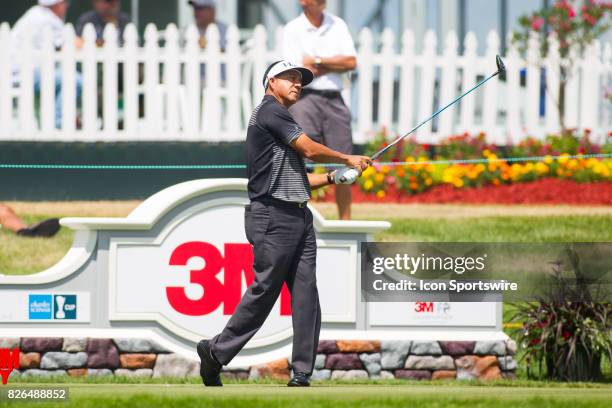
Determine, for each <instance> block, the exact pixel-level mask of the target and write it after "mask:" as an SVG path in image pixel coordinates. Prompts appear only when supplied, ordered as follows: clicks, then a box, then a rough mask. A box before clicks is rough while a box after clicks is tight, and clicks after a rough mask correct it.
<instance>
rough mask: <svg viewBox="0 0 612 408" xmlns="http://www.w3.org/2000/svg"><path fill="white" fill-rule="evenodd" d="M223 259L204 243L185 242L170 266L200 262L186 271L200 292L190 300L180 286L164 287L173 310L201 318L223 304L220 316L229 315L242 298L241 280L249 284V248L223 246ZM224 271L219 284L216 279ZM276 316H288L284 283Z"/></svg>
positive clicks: (171, 257) (289, 299)
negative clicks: (199, 288)
mask: <svg viewBox="0 0 612 408" xmlns="http://www.w3.org/2000/svg"><path fill="white" fill-rule="evenodd" d="M224 253H225V257H223V256H222V255H221V252H219V250H218V249H217V248H216V247H215V246H214V245H211V244H209V243H207V242H199V241H193V242H186V243H184V244H182V245H179V246H178V247H177V248H176V249H175V250H174V252H172V255H171V256H170V265H173V266H186V265H187V263H188V262H189V260H190V259H191V258H194V257H195V258H201V259H203V260H204V263H205V264H204V268H202V269H199V270H192V271H191V272H190V280H189V281H190V282H191V283H193V284H196V285H199V286H201V287H202V288H203V289H204V293H203V294H202V297H201V298H199V299H196V300H193V299H191V298H189V297H188V296H187V294H186V293H185V288H184V287H180V286H179V287H177V286H169V287H166V297H167V298H168V302H170V305H171V306H172V308H174V310H176V311H177V312H179V313H181V314H184V315H187V316H203V315H207V314H209V313H211V312H213V311H214V310H215V309H217V308H218V307H219V306H220V305H221V304H223V314H224V315H232V314H233V313H234V310H235V309H236V306H238V303H239V302H240V298H241V297H242V277H243V276H244V278H245V281H246V284H247V286H248V285H250V284H251V283H253V280H254V279H255V274H254V273H253V267H252V266H253V249H252V248H251V245H250V244H225V245H224ZM221 270H223V271H224V274H223V281H220V280H219V279H218V277H217V275H218V274H219V272H221ZM280 298H281V305H280V315H281V316H290V315H291V295H290V293H289V289H288V288H287V285H286V284H283V287H282V289H281V295H280Z"/></svg>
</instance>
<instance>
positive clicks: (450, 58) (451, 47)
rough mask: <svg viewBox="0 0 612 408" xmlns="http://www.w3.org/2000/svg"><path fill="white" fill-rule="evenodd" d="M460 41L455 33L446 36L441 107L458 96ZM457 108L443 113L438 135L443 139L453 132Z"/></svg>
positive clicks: (451, 32) (440, 117)
mask: <svg viewBox="0 0 612 408" xmlns="http://www.w3.org/2000/svg"><path fill="white" fill-rule="evenodd" d="M458 45H459V40H458V39H457V34H455V32H454V31H450V32H449V33H448V34H447V35H446V40H445V48H444V62H443V65H442V84H441V86H440V106H443V105H444V104H447V103H448V102H450V101H451V100H452V99H453V98H454V97H455V96H456V93H457V91H456V89H457V46H458ZM456 114H457V106H455V107H454V108H453V109H448V110H447V111H445V112H444V113H442V114H441V115H440V116H438V118H439V126H438V133H439V134H440V136H441V137H447V136H449V135H450V134H451V133H452V131H453V123H455V120H454V118H455V115H456Z"/></svg>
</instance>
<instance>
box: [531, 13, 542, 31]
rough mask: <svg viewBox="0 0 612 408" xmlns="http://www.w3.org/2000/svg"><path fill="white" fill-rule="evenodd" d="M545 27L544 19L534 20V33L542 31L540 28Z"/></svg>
mask: <svg viewBox="0 0 612 408" xmlns="http://www.w3.org/2000/svg"><path fill="white" fill-rule="evenodd" d="M543 25H544V19H543V18H542V17H539V16H537V17H534V19H533V20H532V21H531V28H532V29H533V30H534V31H540V28H542V26H543Z"/></svg>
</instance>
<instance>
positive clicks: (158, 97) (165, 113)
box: [0, 24, 612, 144]
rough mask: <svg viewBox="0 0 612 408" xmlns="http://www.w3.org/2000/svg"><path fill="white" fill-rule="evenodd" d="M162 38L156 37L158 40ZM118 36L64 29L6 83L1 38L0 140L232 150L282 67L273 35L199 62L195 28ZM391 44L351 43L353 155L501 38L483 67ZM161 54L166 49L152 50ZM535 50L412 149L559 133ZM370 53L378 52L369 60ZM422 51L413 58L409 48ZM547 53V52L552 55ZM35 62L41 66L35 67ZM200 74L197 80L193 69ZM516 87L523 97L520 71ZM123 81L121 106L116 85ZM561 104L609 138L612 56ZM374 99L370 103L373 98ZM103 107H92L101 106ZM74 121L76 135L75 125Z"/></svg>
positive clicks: (446, 89) (419, 112) (421, 135)
mask: <svg viewBox="0 0 612 408" xmlns="http://www.w3.org/2000/svg"><path fill="white" fill-rule="evenodd" d="M162 34H163V35H162ZM117 35H118V34H117V31H116V29H115V28H114V26H112V25H109V26H108V27H107V28H106V30H105V33H104V38H105V43H104V46H102V47H97V46H96V44H95V33H94V30H93V27H91V26H88V27H86V29H85V32H84V35H83V37H84V38H83V39H84V46H83V47H82V48H80V49H76V48H75V45H74V44H75V41H74V40H75V34H74V30H73V28H72V26H71V25H67V26H66V27H65V30H64V39H65V41H64V44H65V45H64V47H63V48H62V49H61V50H59V51H56V50H55V49H54V48H53V45H52V44H51V39H50V36H46V37H47V42H46V43H45V44H44V47H43V50H42V51H34V50H31V49H24V50H22V51H23V53H22V57H23V65H22V69H21V71H20V72H19V74H18V75H17V76H15V75H13V73H12V72H11V70H12V68H11V67H12V61H9V57H8V49H9V41H10V28H9V26H8V25H7V24H2V25H1V26H0V140H19V141H26V140H27V141H84V142H94V141H96V142H97V141H108V142H110V141H160V140H164V141H208V142H215V141H240V140H244V139H245V136H246V132H245V126H246V124H247V123H248V118H249V116H250V112H251V110H252V109H253V107H254V106H255V105H256V104H258V103H259V101H260V100H261V98H262V96H263V93H264V91H263V88H262V85H261V80H262V76H263V73H264V71H265V68H266V66H267V64H268V63H269V62H271V61H273V60H275V59H278V58H280V51H279V50H280V49H281V43H282V32H281V31H280V30H279V31H278V32H277V33H276V36H275V41H269V39H268V38H267V33H266V30H265V29H264V27H263V26H258V27H257V28H256V29H255V31H254V35H253V37H252V39H250V40H249V41H248V42H247V44H246V45H243V46H242V47H241V45H240V43H239V33H238V29H237V28H236V27H235V26H231V27H229V29H228V32H227V48H226V50H225V52H221V50H220V49H219V46H218V36H219V33H218V30H217V29H216V27H214V26H213V27H211V28H209V32H208V33H207V38H208V41H207V44H208V46H207V47H206V49H205V50H201V49H200V48H199V44H198V32H197V30H196V29H195V27H193V26H192V27H189V28H188V29H187V30H186V31H185V35H184V38H181V33H180V32H179V30H178V29H177V27H176V26H175V25H173V24H171V25H169V26H168V27H167V28H166V29H165V30H164V31H163V33H161V32H158V30H157V28H156V27H155V26H153V25H149V26H148V27H147V28H146V31H145V35H144V42H143V45H142V46H140V45H139V38H138V35H137V32H136V29H135V27H134V26H133V25H130V26H128V27H127V28H126V30H125V34H124V43H123V46H122V47H119V46H118V45H117V44H118V42H117ZM395 41H396V39H395V38H394V35H393V33H392V31H391V30H385V31H384V33H383V35H382V38H381V44H382V45H381V46H380V47H375V45H374V40H373V36H372V33H371V32H370V31H369V30H368V29H364V30H363V31H362V32H361V33H360V35H359V39H358V44H359V47H358V49H359V51H358V54H359V55H358V64H359V67H358V70H357V72H356V73H354V74H353V75H352V76H351V77H350V79H349V78H348V77H347V81H346V84H347V89H346V90H345V92H344V93H343V96H344V97H345V100H346V101H347V103H349V104H350V105H351V110H352V112H353V118H354V126H353V129H354V140H355V142H357V143H363V142H365V141H367V140H369V139H370V138H372V137H373V135H374V134H375V132H376V131H378V130H380V129H381V128H383V127H386V128H388V129H392V130H394V131H397V132H399V133H402V132H406V131H407V130H409V129H410V128H412V127H413V126H414V125H415V124H417V123H419V122H420V121H422V120H423V119H425V118H427V117H429V116H430V115H431V114H432V113H433V112H434V111H435V110H437V109H438V108H439V107H441V106H443V105H444V104H446V103H447V102H449V101H451V100H452V99H453V98H454V97H455V96H456V95H458V94H459V93H461V92H463V91H465V90H467V89H469V88H471V87H472V86H473V85H474V84H476V82H477V81H478V80H479V79H481V78H483V77H485V76H488V75H490V74H491V73H493V72H495V70H496V67H495V55H496V54H498V53H499V43H500V41H499V37H498V35H497V33H496V32H491V33H490V34H489V36H488V38H487V51H486V53H485V55H482V56H479V55H477V54H476V49H477V41H476V37H475V36H474V34H473V33H468V34H467V36H466V37H465V39H464V49H465V52H464V53H463V55H458V45H459V39H458V38H457V36H456V34H455V33H452V32H451V33H450V34H449V35H448V36H447V37H446V38H445V40H444V51H443V53H442V54H438V53H437V52H436V49H437V44H436V43H437V38H436V36H435V34H434V33H433V32H429V33H427V35H426V36H425V39H424V44H423V47H422V49H423V51H422V52H421V53H419V54H417V53H415V49H416V47H415V45H416V44H415V40H414V38H413V34H412V32H410V31H406V32H405V33H404V34H403V36H402V38H401V44H400V46H399V47H397V48H398V49H401V51H399V52H397V51H396V47H395ZM269 42H273V43H274V44H275V47H274V48H272V49H269V48H268V43H269ZM160 44H164V45H163V46H160ZM538 47H539V44H538V41H537V39H535V38H534V39H532V41H531V43H530V47H529V50H528V53H527V60H524V59H522V58H521V57H520V56H519V54H518V52H517V50H516V49H515V48H514V47H512V46H511V47H510V48H509V50H508V53H507V55H506V57H505V63H506V66H507V69H508V71H507V79H506V80H505V81H499V80H497V79H495V80H493V81H489V82H488V83H487V84H486V85H485V86H483V87H481V88H479V89H478V90H477V91H476V92H474V93H472V94H471V95H469V96H467V97H466V98H464V99H463V100H462V101H461V103H460V104H458V105H455V106H454V107H453V108H451V109H449V110H447V111H445V112H444V113H442V114H441V115H440V116H439V117H438V119H437V120H435V121H433V122H432V123H429V124H427V125H426V126H424V127H422V128H421V129H420V130H419V132H418V139H419V140H420V141H422V142H426V143H435V142H437V141H438V140H440V138H442V137H445V136H448V135H451V134H453V133H458V132H464V131H468V132H472V133H473V132H479V131H485V132H486V133H487V135H488V138H489V139H490V141H492V142H497V143H501V144H503V143H507V142H508V141H513V142H516V141H518V140H520V139H521V138H523V137H525V136H526V135H533V136H536V137H543V136H544V135H545V134H546V133H547V132H555V131H557V130H558V127H559V126H558V115H557V111H556V108H555V107H554V99H553V98H555V95H556V93H557V88H558V86H557V84H558V81H559V78H558V75H557V72H558V66H559V64H560V63H562V62H561V61H560V60H559V57H558V55H555V54H554V53H552V54H551V55H550V58H549V59H548V61H547V63H546V67H547V69H546V76H547V81H548V84H549V90H548V92H547V94H546V97H545V112H546V113H545V115H542V114H541V112H540V99H541V97H540V94H541V75H540V70H539V69H538V68H536V67H535V65H534V64H533V62H535V60H536V59H537V50H538ZM375 48H380V50H377V49H375ZM419 48H421V47H419ZM553 50H554V47H553ZM37 53H39V54H40V55H36V54H37ZM36 59H38V60H42V65H41V67H40V72H41V74H40V76H41V89H40V92H39V93H36V92H34V86H33V85H34V82H33V81H34V79H33V78H34V75H33V72H34V62H33V61H35V60H36ZM203 66H205V71H203V70H202V67H203ZM56 69H60V70H61V75H62V87H63V90H64V92H63V94H62V125H61V129H56V128H55V123H54V112H55V110H54V102H55V101H54V98H55V96H54V95H55V93H54V92H55V88H54V87H55V82H54V75H55V70H56ZM523 69H525V70H526V81H523V82H524V84H523V85H521V70H523ZM78 72H80V75H81V77H82V83H83V86H82V97H81V98H80V100H78V98H77V95H76V87H75V82H76V77H77V75H78ZM120 73H121V75H123V78H122V79H123V91H122V97H120V95H119V81H118V75H119V74H120ZM572 78H573V79H572V81H571V82H570V83H569V85H568V88H567V93H566V101H567V105H566V106H567V107H566V124H567V125H568V126H569V127H577V128H590V129H591V130H592V131H593V135H595V136H599V137H603V135H607V133H608V131H609V130H610V129H612V112H611V110H612V108H611V103H610V102H609V100H607V99H606V98H605V95H604V93H605V89H606V87H607V88H610V89H611V91H612V47H611V44H610V43H606V44H604V45H602V44H600V43H598V42H596V43H595V44H594V45H593V47H592V48H591V49H589V50H588V51H587V53H586V56H585V58H583V59H582V60H580V61H577V63H576V64H575V72H574V75H573V76H572ZM375 96H376V97H375ZM99 104H101V106H99ZM77 116H78V117H79V118H80V122H81V125H80V126H77V124H76V123H77V121H76V120H75V117H77Z"/></svg>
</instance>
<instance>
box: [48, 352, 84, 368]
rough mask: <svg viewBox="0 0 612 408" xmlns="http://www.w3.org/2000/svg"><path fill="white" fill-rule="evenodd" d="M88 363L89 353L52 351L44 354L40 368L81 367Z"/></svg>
mask: <svg viewBox="0 0 612 408" xmlns="http://www.w3.org/2000/svg"><path fill="white" fill-rule="evenodd" d="M86 364H87V353H85V352H80V353H64V352H62V351H50V352H48V353H45V354H43V356H42V359H41V360H40V368H43V369H47V370H50V369H57V368H80V367H85V365H86Z"/></svg>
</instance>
